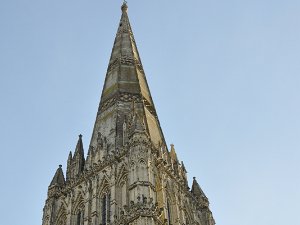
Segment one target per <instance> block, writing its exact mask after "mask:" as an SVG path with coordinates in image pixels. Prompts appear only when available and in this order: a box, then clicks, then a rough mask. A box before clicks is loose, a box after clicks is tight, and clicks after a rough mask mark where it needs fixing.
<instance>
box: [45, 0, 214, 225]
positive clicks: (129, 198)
mask: <svg viewBox="0 0 300 225" xmlns="http://www.w3.org/2000/svg"><path fill="white" fill-rule="evenodd" d="M121 9H122V16H121V20H120V23H119V25H118V31H117V34H116V38H115V41H114V45H113V49H112V53H111V58H110V61H109V65H108V69H107V72H106V78H105V83H104V87H103V91H102V95H101V100H100V104H99V108H98V113H97V117H96V122H95V125H94V130H93V134H92V137H91V142H90V145H89V148H88V153H87V157H86V158H85V156H84V148H83V143H82V135H79V139H78V142H77V145H76V148H75V151H74V154H72V152H70V154H69V157H68V161H67V171H66V178H65V176H64V173H63V170H62V166H61V165H60V166H59V168H58V169H57V171H56V173H55V175H54V177H53V179H52V181H51V183H50V186H49V188H48V196H47V200H46V203H45V207H44V212H43V223H42V224H43V225H117V224H120V225H121V224H123V225H162V224H165V225H171V224H172V225H183V224H185V225H187V224H199V225H214V224H215V222H214V219H213V216H212V213H211V211H210V209H209V201H208V199H207V197H206V196H205V194H204V192H203V191H202V190H201V188H200V186H199V184H198V183H197V181H196V179H195V178H194V180H193V184H192V188H191V190H190V188H189V187H188V181H187V175H186V173H187V172H186V169H185V167H184V164H183V162H180V161H179V160H178V158H177V155H176V152H175V148H174V146H173V145H171V147H170V149H168V148H167V146H166V143H165V140H164V136H163V133H162V130H161V127H160V124H159V120H158V117H157V114H156V110H155V107H154V103H153V100H152V97H151V94H150V91H149V87H148V84H147V80H146V77H145V72H144V70H143V66H142V63H141V60H140V56H139V53H138V50H137V46H136V42H135V39H134V36H133V33H132V29H131V26H130V23H129V19H128V15H127V9H128V7H127V4H126V3H124V4H123V5H122V7H121Z"/></svg>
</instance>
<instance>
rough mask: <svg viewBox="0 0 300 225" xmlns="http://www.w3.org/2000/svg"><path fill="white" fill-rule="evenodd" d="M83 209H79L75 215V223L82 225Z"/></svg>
mask: <svg viewBox="0 0 300 225" xmlns="http://www.w3.org/2000/svg"><path fill="white" fill-rule="evenodd" d="M83 219H84V211H83V210H79V211H78V212H77V215H76V225H83Z"/></svg>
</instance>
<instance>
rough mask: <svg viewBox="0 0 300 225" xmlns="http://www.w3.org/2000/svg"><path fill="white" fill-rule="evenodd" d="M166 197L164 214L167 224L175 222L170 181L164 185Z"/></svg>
mask: <svg viewBox="0 0 300 225" xmlns="http://www.w3.org/2000/svg"><path fill="white" fill-rule="evenodd" d="M165 187H166V188H165V190H166V199H165V206H166V216H167V224H168V225H171V224H174V223H175V216H176V215H177V213H176V209H175V204H176V199H175V195H174V194H175V192H174V189H173V186H172V185H170V182H169V181H167V183H166V186H165Z"/></svg>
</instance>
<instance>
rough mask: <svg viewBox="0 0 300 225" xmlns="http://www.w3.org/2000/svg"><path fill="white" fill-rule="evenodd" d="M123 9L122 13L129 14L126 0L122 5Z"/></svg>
mask: <svg viewBox="0 0 300 225" xmlns="http://www.w3.org/2000/svg"><path fill="white" fill-rule="evenodd" d="M121 9H122V12H127V9H128V6H127V1H126V0H124V1H123V5H122V7H121Z"/></svg>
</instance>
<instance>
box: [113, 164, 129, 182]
mask: <svg viewBox="0 0 300 225" xmlns="http://www.w3.org/2000/svg"><path fill="white" fill-rule="evenodd" d="M127 176H128V169H127V165H126V164H123V165H122V166H121V167H120V169H119V172H118V175H117V179H116V183H117V185H119V186H120V184H121V182H123V180H124V179H125V178H127Z"/></svg>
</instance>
